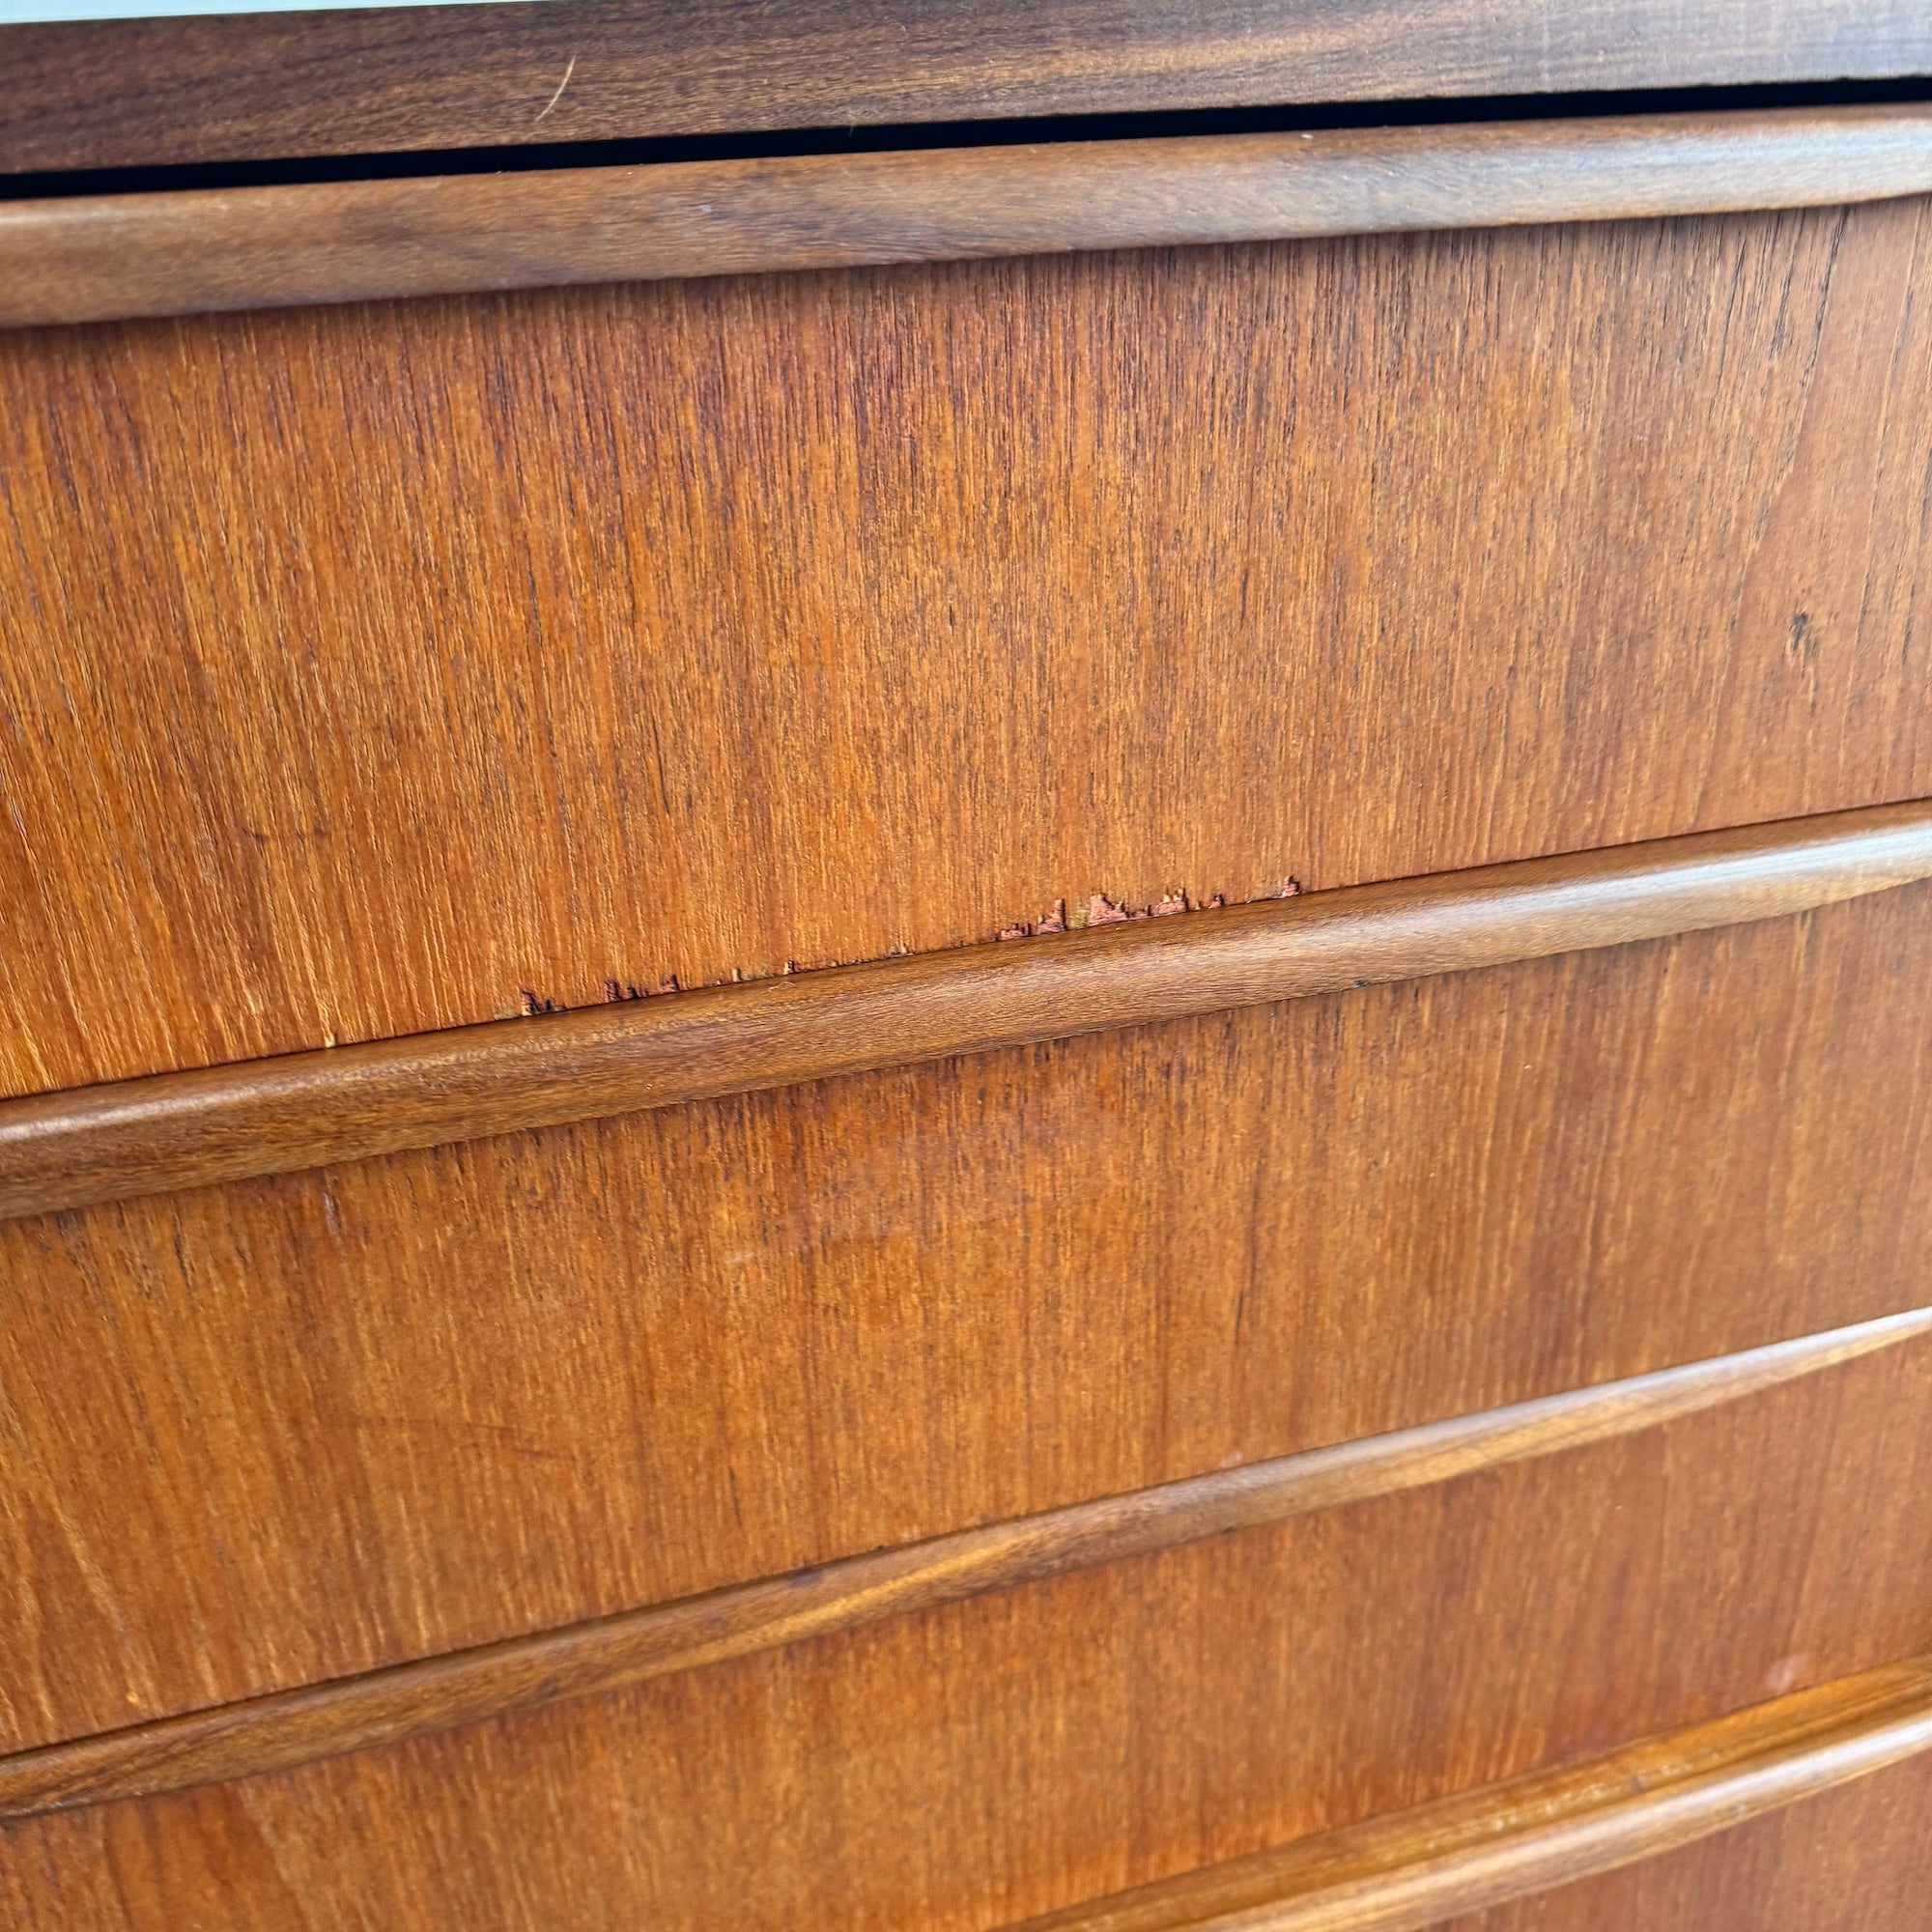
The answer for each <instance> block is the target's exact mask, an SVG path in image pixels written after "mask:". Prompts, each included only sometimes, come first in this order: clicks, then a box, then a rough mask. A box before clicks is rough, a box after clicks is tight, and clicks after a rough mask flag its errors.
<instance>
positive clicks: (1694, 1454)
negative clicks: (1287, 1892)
mask: <svg viewBox="0 0 1932 1932" xmlns="http://www.w3.org/2000/svg"><path fill="white" fill-rule="evenodd" d="M1928 1480H1932V1350H1928V1349H1927V1348H1926V1347H1925V1346H1924V1345H1922V1344H1918V1345H1912V1346H1911V1347H1910V1348H1909V1349H1901V1350H1892V1351H1889V1353H1887V1354H1884V1355H1879V1356H1873V1357H1868V1358H1866V1359H1865V1360H1864V1361H1862V1362H1859V1363H1854V1364H1851V1365H1848V1366H1847V1367H1845V1368H1843V1369H1840V1370H1833V1371H1831V1372H1829V1373H1828V1374H1827V1375H1824V1376H1820V1377H1813V1378H1808V1379H1806V1380H1805V1381H1803V1382H1799V1383H1794V1384H1791V1385H1790V1386H1788V1387H1786V1388H1784V1389H1780V1390H1777V1391H1776V1392H1774V1393H1771V1394H1768V1395H1765V1396H1762V1397H1757V1398H1753V1399H1751V1400H1750V1401H1748V1402H1747V1403H1743V1404H1739V1405H1736V1406H1727V1407H1723V1408H1719V1409H1714V1410H1709V1411H1706V1412H1705V1413H1703V1414H1701V1415H1698V1416H1695V1417H1691V1418H1688V1419H1686V1420H1685V1421H1682V1422H1679V1423H1675V1424H1672V1425H1670V1426H1669V1427H1668V1428H1666V1429H1663V1430H1660V1431H1655V1432H1651V1433H1649V1434H1646V1435H1640V1436H1629V1437H1624V1438H1622V1439H1620V1440H1618V1441H1616V1442H1612V1443H1604V1444H1599V1445H1597V1446H1595V1447H1592V1448H1588V1449H1583V1450H1579V1451H1577V1452H1575V1453H1574V1454H1570V1455H1564V1456H1557V1457H1551V1458H1548V1459H1545V1460H1542V1461H1539V1462H1534V1463H1520V1464H1517V1465H1516V1466H1515V1467H1513V1468H1511V1469H1507V1470H1502V1471H1497V1472H1494V1473H1492V1474H1490V1475H1485V1476H1478V1477H1473V1478H1469V1479H1466V1480H1463V1481H1461V1482H1456V1483H1451V1484H1447V1485H1443V1486H1441V1487H1439V1488H1434V1489H1429V1490H1424V1491H1416V1492H1409V1493H1408V1494H1406V1495H1402V1496H1391V1497H1384V1498H1381V1499H1378V1500H1377V1501H1374V1502H1369V1503H1363V1504H1358V1505H1355V1506H1353V1507H1350V1508H1347V1509H1342V1510H1337V1511H1333V1512H1329V1513H1326V1514H1323V1515H1320V1516H1313V1517H1305V1518H1301V1519H1299V1520H1296V1521H1294V1522H1292V1523H1288V1524H1284V1525H1281V1526H1279V1527H1278V1528H1272V1529H1258V1530H1251V1531H1244V1532H1240V1533H1238V1534H1236V1535H1233V1536H1228V1537H1223V1538H1219V1539H1216V1540H1213V1541H1211V1542H1208V1543H1205V1544H1197V1545H1193V1546H1190V1547H1189V1548H1186V1549H1183V1550H1174V1551H1169V1552H1167V1553H1165V1554H1162V1555H1158V1556H1152V1557H1148V1558H1143V1559H1139V1560H1137V1561H1134V1562H1129V1563H1122V1564H1118V1565H1114V1566H1112V1567H1110V1568H1107V1569H1103V1570H1096V1571H1088V1572H1083V1573H1081V1574H1079V1575H1078V1576H1073V1577H1062V1578H1059V1579H1057V1580H1055V1581H1052V1582H1048V1583H1042V1584H1038V1585H1035V1586H1031V1587H1029V1588H1026V1589H1023V1590H1018V1591H1014V1592H1011V1593H1009V1594H1007V1595H1004V1596H998V1597H983V1598H978V1599H975V1600H973V1601H972V1602H970V1603H966V1604H958V1605H949V1606H946V1607H944V1608H938V1609H933V1610H929V1611H925V1612H922V1613H921V1614H919V1615H916V1616H912V1617H906V1618H901V1619H897V1620H895V1621H893V1622H890V1623H886V1624H880V1625H876V1626H873V1627H872V1628H871V1629H869V1630H867V1631H864V1632H856V1633H851V1634H846V1635H843V1636H838V1637H832V1638H827V1639H824V1640H822V1641H819V1642H814V1643H810V1644H805V1645H801V1646H799V1647H797V1648H795V1649H792V1650H788V1651H783V1652H777V1653H766V1654H764V1655H762V1656H760V1657H757V1658H752V1659H745V1660H741V1661H739V1662H732V1663H725V1664H721V1665H720V1666H718V1667H717V1668H716V1669H714V1670H709V1671H703V1672H697V1673H694V1674H692V1675H690V1676H686V1677H680V1678H673V1679H666V1680H663V1681H661V1682H660V1683H657V1684H654V1685H647V1686H643V1687H639V1689H637V1690H631V1691H624V1692H619V1693H616V1694H614V1695H612V1696H611V1697H608V1698H602V1699H595V1700H591V1701H589V1702H587V1703H579V1704H571V1705H565V1706H558V1707H555V1708H554V1709H552V1710H549V1711H543V1712H537V1713H532V1714H529V1715H526V1716H524V1717H520V1718H515V1719H506V1720H504V1721H501V1722H499V1723H496V1724H490V1725H481V1726H477V1727H474V1728H471V1729H469V1730H463V1731H455V1732H448V1733H443V1734H440V1735H439V1736H437V1737H434V1738H423V1739H418V1740H416V1741H414V1742H412V1743H410V1744H407V1745H402V1746H398V1747H394V1748H391V1749H385V1750H379V1751H371V1752H367V1753H363V1754H361V1755H358V1756H355V1757H348V1758H337V1759H332V1760H330V1761H328V1762H327V1763H325V1764H319V1765H312V1766H308V1767H305V1768H303V1769H301V1770H299V1771H293V1772H287V1773H282V1774H277V1775H274V1776H265V1777H261V1778H257V1779H249V1780H245V1781H242V1782H239V1783H235V1784H229V1785H218V1786H212V1787H207V1788H205V1789H203V1790H201V1791H198V1792H192V1793H184V1794H181V1795H180V1796H176V1797H168V1798H157V1799H154V1800H149V1801H145V1802H142V1803H138V1804H110V1805H101V1806H99V1807H95V1808H92V1809H89V1810H86V1811H78V1812H70V1813H64V1814H55V1815H52V1816H49V1817H45V1818H40V1819H33V1820H29V1821H26V1822H25V1823H22V1824H20V1825H17V1826H13V1827H9V1828H8V1829H7V1833H6V1835H5V1837H4V1839H0V1842H4V1844H5V1846H6V1848H7V1852H8V1854H9V1856H8V1857H7V1859H6V1860H5V1861H4V1866H3V1867H0V1870H3V1871H4V1876H0V1884H4V1885H6V1886H8V1887H9V1888H10V1893H0V1897H6V1899H7V1904H8V1906H9V1908H10V1909H11V1918H12V1920H13V1922H16V1923H19V1924H22V1925H25V1926H33V1927H39V1926H43V1925H47V1924H53V1923H62V1924H66V1923H71V1922H72V1920H73V1918H75V1917H80V1918H82V1919H83V1922H84V1921H85V1918H86V1915H87V1914H89V1913H90V1912H93V1913H96V1914H98V1915H99V1921H100V1922H101V1923H103V1924H107V1925H113V1926H120V1925H124V1924H125V1925H129V1926H157V1927H158V1926H161V1925H180V1924H183V1923H192V1922H194V1918H195V1916H196V1915H197V1914H199V1915H201V1916H203V1917H204V1918H205V1917H206V1916H208V1915H209V1914H211V1913H214V1912H218V1913H219V1914H220V1915H221V1922H222V1923H223V1924H242V1925H247V1924H251V1923H277V1922H278V1923H281V1924H284V1925H296V1926H301V1925H314V1926H318V1927H319V1926H324V1925H327V1926H331V1927H334V1926H341V1925H355V1926H382V1927H411V1926H416V1925H422V1926H430V1925H438V1926H440V1925H451V1924H460V1925H464V1926H466V1927H476V1928H479V1932H484V1929H485V1928H493V1927H497V1926H535V1925H548V1924H556V1923H559V1922H567V1923H570V1924H572V1925H573V1926H579V1925H581V1926H584V1927H589V1928H595V1927H602V1926H607V1925H608V1926H611V1927H617V1926H625V1925H635V1924H638V1923H639V1922H649V1923H665V1924H693V1925H713V1924H732V1925H738V1926H744V1927H748V1928H761V1927H780V1926H782V1927H786V1928H797V1927H812V1926H820V1925H825V1926H831V1925H837V1926H840V1927H846V1928H852V1932H864V1928H871V1927H880V1928H884V1927H888V1926H891V1927H900V1926H905V1925H919V1926H922V1927H931V1928H934V1932H952V1928H984V1927H987V1926H991V1925H998V1924H1001V1923H1004V1922H1006V1921H1007V1920H1009V1919H1015V1918H1025V1917H1026V1916H1028V1915H1029V1914H1030V1913H1036V1912H1040V1911H1044V1910H1048V1909H1051V1908H1054V1907H1057V1906H1062V1905H1067V1904H1072V1903H1074V1902H1076V1901H1078V1900H1080V1899H1083V1898H1089V1897H1096V1896H1100V1895H1103V1894H1105V1893H1108V1892H1110V1891H1114V1890H1118V1889H1123V1888H1125V1887H1126V1886H1129V1885H1131V1884H1134V1883H1137V1882H1140V1881H1143V1880H1148V1879H1153V1878H1158V1877H1161V1876H1164V1875H1166V1874H1168V1873H1172V1872H1176V1871H1180V1870H1186V1869H1191V1868H1193V1867H1195V1866H1197V1865H1201V1864H1206V1863H1208V1862H1211V1861H1216V1860H1220V1859H1226V1858H1231V1857H1235V1856H1238V1855H1240V1854H1242V1853H1246V1852H1251V1851H1254V1850H1258V1849H1260V1848H1262V1847H1264V1846H1267V1845H1272V1844H1279V1843H1283V1842H1286V1841H1288V1840H1290V1839H1292V1838H1294V1837H1296V1836H1298V1835H1301V1834H1303V1833H1309V1832H1314V1831H1320V1830H1323V1829H1327V1828H1330V1827H1334V1826H1338V1825H1342V1824H1345V1823H1348V1822H1350V1821H1351V1820H1353V1819H1357V1818H1365V1817H1372V1816H1375V1815H1378V1814H1379V1813H1382V1812H1387V1811H1394V1810H1399V1809H1402V1808H1404V1807H1405V1806H1406V1805H1409V1804H1417V1803H1422V1802H1425V1801H1427V1800H1429V1799H1432V1798H1435V1797H1439V1796H1444V1795H1447V1794H1449V1793H1452V1792H1455V1791H1459V1790H1465V1789H1467V1788H1469V1787H1471V1786H1473V1785H1476V1784H1479V1783H1482V1782H1485V1781H1488V1780H1490V1779H1493V1778H1497V1777H1502V1776H1509V1775H1511V1774H1513V1773H1515V1772H1517V1771H1520V1770H1524V1769H1528V1768H1530V1767H1533V1766H1537V1765H1542V1764H1548V1763H1552V1762H1555V1761H1559V1760H1561V1759H1564V1758H1567V1757H1571V1756H1577V1755H1581V1754H1584V1753H1588V1752H1592V1751H1595V1750H1600V1749H1604V1748H1605V1747H1610V1746H1613V1745H1615V1744H1618V1743H1621V1742H1623V1741H1624V1740H1626V1739H1627V1738H1629V1737H1631V1736H1632V1735H1634V1734H1645V1733H1649V1732H1653V1731H1661V1730H1665V1729H1668V1728H1670V1727H1672V1726H1674V1725H1676V1724H1680V1723H1687V1722H1693V1721H1696V1720H1698V1719H1703V1718H1709V1717H1715V1716H1718V1715H1719V1714H1720V1713H1722V1712H1723V1711H1726V1710H1731V1709H1736V1708H1738V1707H1740V1706H1742V1705H1745V1704H1747V1703H1755V1702H1757V1701H1759V1700H1760V1699H1762V1698H1764V1697H1766V1696H1770V1695H1776V1694H1777V1693H1779V1692H1781V1691H1784V1690H1791V1689H1802V1688H1804V1686H1805V1685H1807V1684H1810V1683H1813V1682H1822V1681H1825V1680H1827V1679H1830V1678H1833V1677H1837V1676H1841V1675H1845V1674H1848V1673H1849V1672H1852V1671H1855V1670H1859V1669H1861V1668H1865V1667H1869V1666H1870V1665H1873V1664H1875V1663H1878V1662H1887V1661H1889V1660H1890V1659H1891V1658H1893V1657H1897V1656H1901V1655H1907V1654H1911V1653H1912V1652H1914V1651H1916V1650H1918V1649H1922V1648H1923V1647H1924V1646H1925V1644H1926V1642H1927V1640H1928V1638H1932V1518H1928V1516H1927V1513H1926V1512H1925V1510H1924V1509H1923V1507H1922V1497H1923V1493H1924V1487H1925V1484H1926V1483H1927V1481H1928ZM1714 1604H1721V1605H1723V1610H1724V1613H1723V1614H1722V1615H1721V1616H1715V1615H1713V1614H1712V1613H1711V1611H1712V1605H1714ZM62 1915H65V1917H62Z"/></svg>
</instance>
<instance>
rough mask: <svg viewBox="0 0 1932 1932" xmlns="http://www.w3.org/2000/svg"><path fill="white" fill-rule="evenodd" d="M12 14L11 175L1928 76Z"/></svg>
mask: <svg viewBox="0 0 1932 1932" xmlns="http://www.w3.org/2000/svg"><path fill="white" fill-rule="evenodd" d="M6 31H7V38H6V42H5V43H4V44H5V52H6V58H7V62H8V71H9V73H10V76H11V77H12V81H13V85H12V87H11V88H10V90H9V93H8V95H7V97H6V98H5V99H4V100H0V170H4V171H8V172H14V171H19V170H25V169H35V168H43V169H44V168H90V167H118V166H126V165H129V164H134V165H140V164H146V163H152V162H165V161H201V160H211V159H233V158H237V157H248V156H264V155H322V154H370V153H377V152H382V151H384V150H395V149H421V148H458V147H469V146H475V145H483V146H492V145H504V144H514V143H522V142H532V141H582V140H608V139H611V138H624V137H633V136H638V135H652V134H683V133H693V132H705V131H712V130H717V129H725V128H802V127H846V126H857V125H867V124H877V123H880V122H904V121H962V120H984V119H988V118H997V117H1000V116H1012V115H1039V114H1094V113H1100V112H1107V111H1114V112H1119V111H1122V110H1145V109H1151V108H1186V107H1218V106H1229V105H1238V104H1243V103H1248V102H1274V101H1303V100H1364V99H1368V100H1373V99H1389V98H1399V97H1402V96H1414V95H1482V94H1561V93H1575V92H1577V91H1579V90H1588V89H1604V88H1643V87H1693V86H1710V85H1723V84H1735V83H1738V82H1744V81H1788V80H1804V79H1836V78H1842V77H1845V76H1852V75H1871V76H1877V75H1891V74H1910V73H1922V72H1925V71H1932V30H1928V28H1927V25H1926V22H1925V19H1924V17H1923V14H1921V12H1920V11H1919V10H1918V8H1917V7H1915V6H1914V5H1912V4H1911V0H1865V4H1862V5H1853V4H1851V0H1756V4H1753V5H1751V6H1749V7H1740V6H1739V5H1737V4H1735V0H1523V4H1521V5H1520V6H1515V7H1512V8H1510V9H1509V10H1507V11H1506V12H1504V11H1499V10H1497V9H1496V8H1494V7H1491V6H1485V5H1483V4H1482V0H1434V4H1432V5H1430V6H1428V7H1426V8H1404V9H1401V10H1399V11H1397V12H1396V13H1395V14H1391V13H1390V11H1389V10H1388V9H1387V8H1386V7H1384V6H1379V5H1377V4H1375V0H1207V3H1206V4H1186V3H1185V0H1074V4H1062V5H1058V6H1055V7H1053V8H1051V9H1041V8H1038V7H1034V6H1029V5H1027V4H1025V0H971V4H962V0H941V4H933V0H848V4H844V5H835V4H833V0H776V4H775V0H696V4H694V0H573V4H572V8H571V11H570V13H568V14H552V13H549V12H547V11H546V10H545V9H544V8H542V7H533V6H532V7H508V8H505V7H500V6H498V7H470V8H464V7H439V8H434V9H422V10H416V9H410V10H406V11H396V12H389V13H382V12H358V13H348V14H323V15H321V16H318V17H309V18H300V17H298V18H296V19H285V18H281V17H277V16H275V15H272V14H270V15H257V16H254V17H246V16H244V17H241V18H227V19H203V20H197V19H164V20H140V21H127V22H121V21H116V22H112V23H84V24H83V23H76V24H71V25H44V26H32V27H14V28H11V29H8V30H6Z"/></svg>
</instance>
